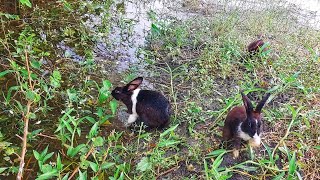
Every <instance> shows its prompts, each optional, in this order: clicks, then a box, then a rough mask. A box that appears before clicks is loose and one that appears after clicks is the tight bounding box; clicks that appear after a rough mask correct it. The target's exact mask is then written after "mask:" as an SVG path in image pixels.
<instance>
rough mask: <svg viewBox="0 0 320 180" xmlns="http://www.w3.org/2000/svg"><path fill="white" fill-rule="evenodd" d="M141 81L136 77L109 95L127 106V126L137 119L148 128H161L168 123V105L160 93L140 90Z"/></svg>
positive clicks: (141, 79)
mask: <svg viewBox="0 0 320 180" xmlns="http://www.w3.org/2000/svg"><path fill="white" fill-rule="evenodd" d="M142 81H143V78H142V77H137V78H135V79H134V80H132V81H131V82H129V83H128V84H127V85H125V86H123V87H116V88H115V89H114V90H113V91H112V93H111V95H112V96H113V97H114V98H115V99H116V100H118V101H121V102H123V103H124V104H125V105H126V106H127V109H128V110H127V112H128V113H129V114H130V115H129V118H128V124H131V123H133V122H135V121H136V120H137V118H139V119H140V120H141V121H142V122H143V123H144V124H145V125H147V126H148V127H149V128H162V127H164V126H166V125H167V124H168V123H169V121H170V114H171V106H170V103H169V101H168V100H167V99H166V98H165V97H164V96H163V95H162V94H161V93H160V92H157V91H151V90H141V89H140V88H139V86H140V84H141V83H142Z"/></svg>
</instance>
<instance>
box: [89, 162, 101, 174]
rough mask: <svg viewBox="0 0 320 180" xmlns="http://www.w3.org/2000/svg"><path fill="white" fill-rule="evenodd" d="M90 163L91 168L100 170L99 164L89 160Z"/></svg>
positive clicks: (96, 170)
mask: <svg viewBox="0 0 320 180" xmlns="http://www.w3.org/2000/svg"><path fill="white" fill-rule="evenodd" d="M89 165H90V168H91V169H92V170H93V171H94V172H98V170H99V166H98V164H96V163H94V162H91V161H89Z"/></svg>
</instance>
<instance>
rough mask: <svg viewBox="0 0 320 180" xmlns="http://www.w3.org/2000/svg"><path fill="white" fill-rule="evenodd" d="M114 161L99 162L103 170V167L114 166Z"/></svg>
mask: <svg viewBox="0 0 320 180" xmlns="http://www.w3.org/2000/svg"><path fill="white" fill-rule="evenodd" d="M114 165H115V163H112V162H104V163H102V164H101V169H102V170H104V169H109V168H110V167H112V166H114Z"/></svg>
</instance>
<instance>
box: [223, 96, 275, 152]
mask: <svg viewBox="0 0 320 180" xmlns="http://www.w3.org/2000/svg"><path fill="white" fill-rule="evenodd" d="M241 95H242V101H243V106H236V107H234V108H233V109H232V110H231V111H230V112H229V113H228V115H227V117H226V120H225V123H224V127H223V132H222V136H223V140H225V141H228V140H233V146H234V151H233V156H234V158H237V157H238V156H239V149H240V146H241V139H242V140H245V141H249V145H250V146H252V147H258V146H260V143H261V138H260V131H261V128H260V127H261V121H262V113H261V109H262V108H263V106H264V104H265V103H266V101H267V100H268V98H269V96H270V94H269V93H268V94H266V95H265V96H264V97H263V99H262V100H261V101H260V102H259V103H258V105H257V107H256V108H255V109H253V105H252V103H251V101H250V99H249V98H248V97H247V96H246V95H245V94H244V93H243V92H241Z"/></svg>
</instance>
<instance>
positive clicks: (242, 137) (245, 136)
mask: <svg viewBox="0 0 320 180" xmlns="http://www.w3.org/2000/svg"><path fill="white" fill-rule="evenodd" d="M241 124H242V123H240V125H239V127H238V136H239V137H240V138H241V139H243V140H245V141H248V140H250V139H251V137H250V136H249V135H248V134H247V133H245V132H243V131H242V130H241Z"/></svg>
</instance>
